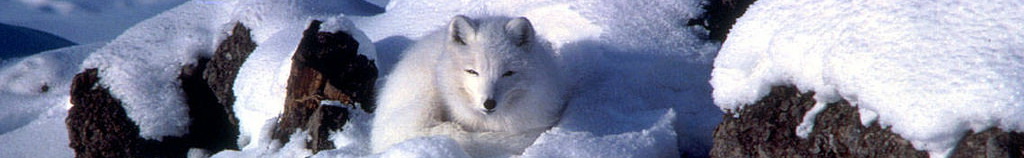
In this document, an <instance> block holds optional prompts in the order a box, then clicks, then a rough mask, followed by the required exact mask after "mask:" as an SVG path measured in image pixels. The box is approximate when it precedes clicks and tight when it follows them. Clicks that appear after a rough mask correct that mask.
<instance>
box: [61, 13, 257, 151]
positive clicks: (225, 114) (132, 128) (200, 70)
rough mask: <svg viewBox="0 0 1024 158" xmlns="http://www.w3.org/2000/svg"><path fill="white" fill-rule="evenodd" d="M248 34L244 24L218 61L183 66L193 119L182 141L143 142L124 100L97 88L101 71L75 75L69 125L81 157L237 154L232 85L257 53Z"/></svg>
mask: <svg viewBox="0 0 1024 158" xmlns="http://www.w3.org/2000/svg"><path fill="white" fill-rule="evenodd" d="M254 48H255V44H254V43H253V42H252V40H251V38H250V35H249V30H248V29H247V28H245V27H244V26H242V25H241V24H238V25H236V27H235V30H234V32H233V33H232V35H231V36H230V37H228V39H227V40H225V41H224V42H222V43H221V45H220V46H219V47H218V49H217V50H218V51H217V52H216V53H215V56H214V60H212V61H211V60H210V59H208V58H202V57H201V58H199V59H197V61H196V63H195V64H190V65H186V66H183V67H182V68H181V69H180V75H179V76H178V79H179V80H180V81H181V89H182V90H183V91H184V95H185V97H184V98H185V99H186V100H185V102H186V104H187V105H188V109H189V117H190V119H191V120H192V121H191V124H190V125H189V127H188V129H189V131H188V133H187V134H185V135H184V136H182V137H165V138H163V140H161V141H157V140H146V139H143V138H142V137H139V127H138V126H137V125H136V124H135V123H134V122H132V120H131V119H130V118H128V116H127V115H126V112H125V110H124V107H123V105H122V103H121V101H120V100H118V99H117V98H114V97H113V96H112V95H111V94H110V91H109V90H108V89H107V88H106V87H103V86H101V85H98V84H97V83H98V82H99V80H100V79H101V78H99V77H98V75H97V74H98V71H100V70H97V69H88V70H86V71H84V72H82V73H80V74H78V75H76V76H75V79H74V81H73V83H72V88H71V102H72V104H73V105H74V106H72V107H71V109H70V110H69V111H68V117H67V118H66V120H65V121H66V123H67V125H68V126H67V127H68V135H69V136H70V137H69V138H70V146H71V148H73V149H75V155H76V157H184V156H186V155H185V154H187V152H188V151H189V149H190V148H199V149H203V150H206V151H214V152H215V151H220V150H224V149H238V145H237V144H236V143H235V141H236V140H237V138H238V125H237V123H236V122H237V121H235V118H234V117H233V116H232V113H231V112H232V111H231V109H230V106H229V105H224V104H222V103H231V102H233V101H225V100H221V99H220V97H219V96H230V99H232V100H233V99H234V98H233V97H234V96H233V94H231V93H232V92H231V91H230V89H231V86H232V85H231V84H232V83H231V81H233V80H234V76H235V75H236V74H237V71H238V68H239V67H240V66H241V63H242V62H244V58H245V57H246V56H247V55H248V54H249V53H251V52H252V50H253V49H254ZM225 87H226V88H225Z"/></svg>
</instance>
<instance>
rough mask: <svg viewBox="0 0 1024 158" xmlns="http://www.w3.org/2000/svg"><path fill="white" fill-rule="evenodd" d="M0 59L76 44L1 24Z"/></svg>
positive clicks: (38, 32) (49, 35) (34, 31)
mask: <svg viewBox="0 0 1024 158" xmlns="http://www.w3.org/2000/svg"><path fill="white" fill-rule="evenodd" d="M0 35H2V36H0V43H2V44H0V59H8V58H15V57H25V56H28V55H31V54H36V53H39V52H43V51H47V50H51V49H57V48H63V47H67V46H72V45H75V43H74V42H71V41H68V40H67V39H64V38H61V37H58V36H56V35H53V34H50V33H46V32H43V31H39V30H34V29H30V28H25V27H20V26H12V25H6V24H0Z"/></svg>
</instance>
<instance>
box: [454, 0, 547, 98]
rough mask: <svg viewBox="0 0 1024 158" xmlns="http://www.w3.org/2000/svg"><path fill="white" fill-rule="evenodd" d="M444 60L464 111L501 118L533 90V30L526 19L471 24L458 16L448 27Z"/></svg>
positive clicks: (469, 20) (463, 17)
mask: <svg viewBox="0 0 1024 158" xmlns="http://www.w3.org/2000/svg"><path fill="white" fill-rule="evenodd" d="M447 31H448V33H447V37H446V38H445V39H446V41H445V42H446V43H445V47H446V48H445V49H446V50H447V53H448V55H445V57H446V58H451V59H448V61H450V63H448V66H447V67H445V68H441V69H440V70H438V71H445V72H444V73H443V74H447V75H446V76H445V77H450V78H449V79H448V80H454V81H452V82H450V83H449V84H450V85H446V86H453V87H457V88H453V89H452V90H454V92H449V93H455V94H451V95H457V96H461V97H458V98H455V99H454V100H451V99H450V100H449V102H452V101H454V103H455V104H461V105H458V106H460V107H456V108H463V109H461V110H472V111H477V112H478V114H484V115H490V114H492V113H500V111H502V109H508V108H512V107H508V106H512V105H515V104H516V102H517V100H518V98H520V97H521V96H522V95H524V93H528V92H527V90H528V88H529V87H530V86H529V85H527V84H530V83H528V82H529V80H530V79H528V78H530V77H531V76H536V75H543V74H532V71H528V70H530V69H533V67H532V66H533V65H530V60H528V58H530V56H532V55H531V53H535V52H532V51H533V49H535V48H534V45H535V44H534V43H536V42H535V41H534V40H535V39H534V38H535V37H534V36H535V35H534V30H533V26H532V24H530V21H529V20H527V19H526V18H523V17H519V18H512V19H507V18H505V19H478V20H477V21H474V20H471V19H469V18H467V17H465V16H462V15H459V16H455V17H454V18H452V20H451V22H450V23H449V25H448V30H447Z"/></svg>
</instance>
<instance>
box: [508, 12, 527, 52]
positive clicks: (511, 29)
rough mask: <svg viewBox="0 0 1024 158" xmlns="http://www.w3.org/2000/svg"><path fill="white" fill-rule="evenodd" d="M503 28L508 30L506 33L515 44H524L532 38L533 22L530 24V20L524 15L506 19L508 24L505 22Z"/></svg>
mask: <svg viewBox="0 0 1024 158" xmlns="http://www.w3.org/2000/svg"><path fill="white" fill-rule="evenodd" d="M505 30H506V31H508V34H509V35H510V36H511V38H512V42H513V43H515V44H516V46H520V47H522V46H525V45H526V44H527V43H530V41H531V40H533V36H534V33H533V24H530V20H528V19H526V18H524V17H518V18H515V19H512V20H511V21H508V24H505Z"/></svg>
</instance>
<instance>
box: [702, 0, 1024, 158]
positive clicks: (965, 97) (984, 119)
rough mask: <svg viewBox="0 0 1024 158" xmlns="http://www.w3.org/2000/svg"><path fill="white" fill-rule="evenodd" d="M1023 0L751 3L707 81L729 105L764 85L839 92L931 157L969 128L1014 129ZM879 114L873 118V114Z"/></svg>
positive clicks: (1021, 92)
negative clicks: (793, 86)
mask: <svg viewBox="0 0 1024 158" xmlns="http://www.w3.org/2000/svg"><path fill="white" fill-rule="evenodd" d="M1021 8H1024V1H1019V0H985V1H956V0H939V1H875V0H871V1H849V2H847V1H832V0H829V1H812V0H796V1H780V0H760V1H757V2H756V3H755V4H754V5H752V6H751V7H750V9H749V10H748V11H747V12H746V13H745V14H744V16H743V17H741V18H740V19H739V20H738V22H737V23H736V25H735V26H733V29H732V30H731V33H730V34H729V40H728V41H726V42H725V43H724V44H723V46H722V50H721V51H720V52H719V55H718V57H717V58H716V59H715V63H714V66H715V69H714V71H713V73H712V76H713V78H712V80H711V84H712V86H713V87H714V92H713V96H714V99H715V100H714V102H715V104H717V105H718V106H719V107H720V108H722V109H723V110H736V109H738V108H742V105H745V104H750V103H753V102H755V101H756V100H758V99H759V98H760V97H762V96H764V95H766V94H767V93H768V91H769V88H770V87H771V86H776V85H789V84H792V85H796V86H797V87H798V88H800V89H802V90H804V91H815V92H817V94H816V96H815V98H816V99H817V100H819V101H820V102H834V101H837V100H838V99H839V98H842V99H846V100H848V101H850V102H851V103H853V104H855V105H857V106H858V107H859V108H861V110H860V111H861V112H862V113H865V114H867V115H864V116H866V117H862V118H861V119H862V121H863V122H871V121H874V120H877V121H878V123H880V124H881V125H883V126H891V129H892V131H893V132H896V133H898V134H900V136H902V137H903V138H906V139H908V140H910V141H911V142H912V143H913V144H914V147H915V148H917V149H921V150H927V151H928V152H929V153H931V155H932V156H944V155H945V154H948V153H949V152H950V151H951V149H952V148H953V147H954V146H955V145H956V142H957V141H958V139H959V138H960V137H962V136H963V135H964V134H965V133H966V132H968V130H973V131H981V130H984V129H987V128H991V127H999V128H1001V129H1003V130H1012V131H1022V130H1024V117H1021V116H1024V82H1021V81H1024V10H1022V9H1021ZM872 116H877V117H872Z"/></svg>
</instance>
